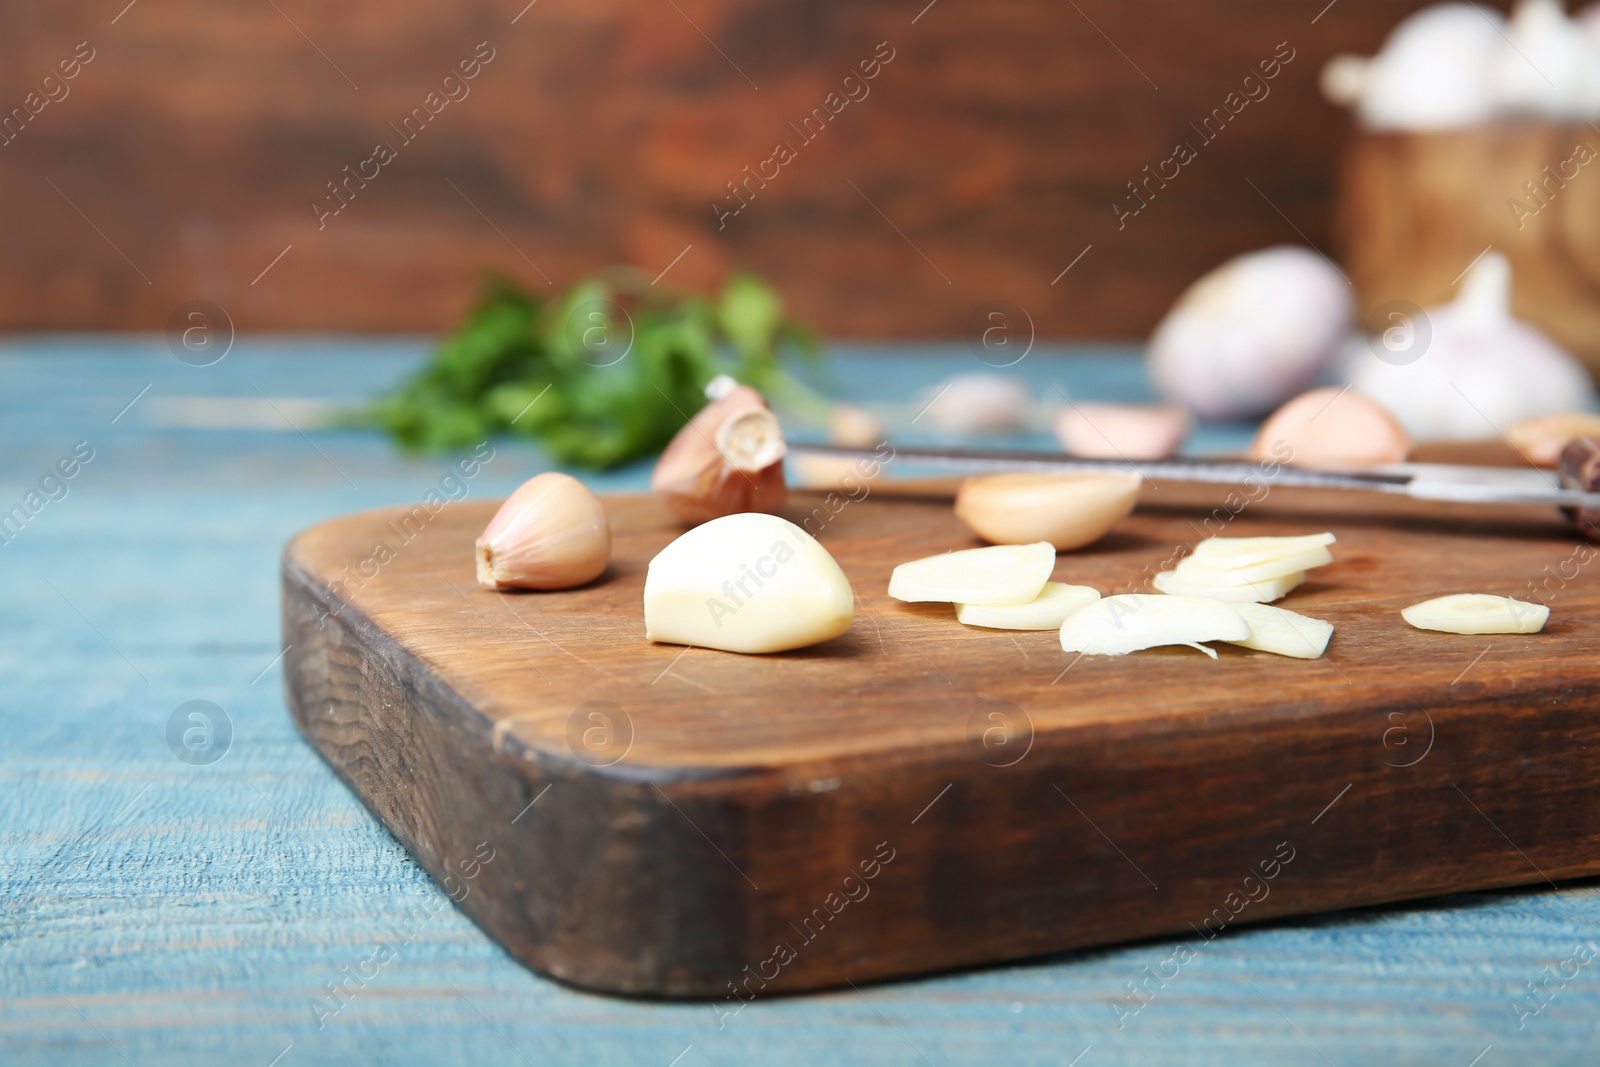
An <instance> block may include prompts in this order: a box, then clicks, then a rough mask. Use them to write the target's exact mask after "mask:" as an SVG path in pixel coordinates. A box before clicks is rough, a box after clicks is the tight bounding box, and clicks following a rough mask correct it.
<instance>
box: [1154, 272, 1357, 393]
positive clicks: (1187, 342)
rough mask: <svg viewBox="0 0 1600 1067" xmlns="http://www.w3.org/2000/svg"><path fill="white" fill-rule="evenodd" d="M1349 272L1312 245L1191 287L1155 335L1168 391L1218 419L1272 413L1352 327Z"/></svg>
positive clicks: (1160, 375) (1157, 366)
mask: <svg viewBox="0 0 1600 1067" xmlns="http://www.w3.org/2000/svg"><path fill="white" fill-rule="evenodd" d="M1351 315H1352V300H1351V295H1350V286H1349V283H1347V282H1346V281H1345V279H1344V276H1343V275H1342V274H1340V273H1339V271H1338V270H1337V269H1336V268H1335V267H1334V266H1333V265H1332V264H1331V263H1329V262H1328V261H1327V260H1325V259H1323V258H1322V257H1321V256H1320V255H1318V254H1317V253H1315V252H1313V251H1311V250H1310V249H1308V248H1300V247H1298V246H1294V245H1281V246H1278V247H1275V248H1268V249H1264V250H1262V251H1260V252H1251V253H1249V254H1247V255H1243V256H1238V257H1236V258H1234V259H1231V260H1229V261H1228V262H1226V263H1224V264H1223V265H1222V266H1220V267H1218V268H1217V269H1216V270H1214V271H1212V272H1211V273H1210V274H1207V275H1206V276H1205V277H1203V278H1201V279H1200V280H1199V281H1197V282H1195V283H1194V284H1193V285H1191V286H1190V287H1189V288H1188V289H1187V290H1186V291H1185V292H1184V294H1183V295H1182V296H1180V297H1179V298H1178V302H1177V303H1176V304H1174V305H1173V307H1172V310H1171V311H1169V312H1167V317H1166V318H1164V319H1163V320H1162V321H1161V325H1159V326H1158V327H1156V332H1155V334H1154V335H1153V336H1152V337H1151V338H1150V347H1149V353H1148V358H1149V366H1150V376H1151V379H1152V381H1153V382H1154V384H1155V387H1156V388H1157V389H1158V390H1159V391H1160V392H1161V393H1162V395H1164V396H1166V397H1167V398H1169V399H1171V400H1174V401H1176V402H1178V403H1180V404H1182V405H1184V406H1185V407H1187V408H1189V409H1190V410H1191V411H1194V412H1195V413H1196V414H1198V415H1200V416H1202V417H1205V418H1213V419H1232V418H1245V417H1249V416H1252V415H1259V414H1261V413H1263V412H1266V411H1270V410H1271V409H1272V408H1274V407H1276V406H1277V405H1278V404H1280V403H1282V402H1283V401H1284V400H1286V399H1288V398H1289V397H1291V396H1293V395H1294V394H1295V393H1297V392H1299V391H1300V390H1301V389H1303V388H1305V387H1306V386H1307V385H1309V384H1310V383H1311V382H1313V381H1315V380H1316V378H1317V377H1318V376H1319V375H1320V374H1321V373H1322V372H1323V370H1324V369H1325V368H1326V367H1327V366H1328V364H1329V363H1330V362H1332V360H1333V359H1334V358H1335V356H1336V355H1337V353H1338V350H1339V345H1340V343H1341V342H1342V341H1343V340H1344V337H1345V334H1346V333H1347V332H1348V330H1349V328H1350V321H1351Z"/></svg>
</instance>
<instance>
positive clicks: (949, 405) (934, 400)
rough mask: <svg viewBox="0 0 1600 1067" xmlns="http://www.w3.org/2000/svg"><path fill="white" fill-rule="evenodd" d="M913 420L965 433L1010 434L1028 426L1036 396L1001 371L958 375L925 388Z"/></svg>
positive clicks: (918, 401)
mask: <svg viewBox="0 0 1600 1067" xmlns="http://www.w3.org/2000/svg"><path fill="white" fill-rule="evenodd" d="M917 406H918V409H919V411H920V414H919V415H917V416H916V418H915V419H914V420H913V421H917V422H926V423H927V424H928V425H929V426H931V427H934V428H936V429H940V430H946V431H948V432H950V433H956V434H961V435H963V436H965V435H969V434H979V433H1011V432H1014V431H1016V430H1020V429H1023V428H1024V427H1026V426H1027V425H1028V418H1029V415H1030V414H1031V412H1032V408H1033V396H1032V394H1031V393H1030V392H1029V391H1028V387H1027V386H1026V385H1023V384H1022V383H1021V382H1019V381H1016V380H1014V379H1012V378H1004V377H1001V376H1000V375H998V374H957V375H955V376H954V377H951V378H949V379H947V380H946V381H943V382H941V383H939V384H938V385H933V386H930V387H928V388H927V389H925V390H924V391H923V392H922V394H921V396H920V397H919V398H918V400H917Z"/></svg>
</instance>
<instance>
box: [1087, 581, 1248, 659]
mask: <svg viewBox="0 0 1600 1067" xmlns="http://www.w3.org/2000/svg"><path fill="white" fill-rule="evenodd" d="M1249 637H1250V626H1249V624H1248V623H1246V622H1245V621H1244V619H1242V618H1241V617H1240V616H1239V613H1238V612H1237V611H1235V610H1233V608H1232V607H1231V606H1229V605H1227V604H1224V603H1222V602H1221V601H1219V600H1213V599H1210V598H1209V597H1191V596H1154V595H1150V594H1146V593H1124V594H1121V595H1119V596H1108V597H1106V598H1105V599H1103V600H1096V601H1095V602H1094V603H1092V604H1089V605H1088V606H1086V607H1084V608H1081V609H1079V610H1078V611H1075V612H1073V613H1072V614H1071V615H1068V616H1067V618H1066V621H1065V622H1063V623H1062V624H1061V647H1062V649H1063V650H1065V651H1067V652H1081V653H1083V654H1084V655H1087V656H1123V655H1126V654H1127V653H1129V652H1137V651H1139V650H1140V649H1144V648H1155V647H1156V646H1158V645H1187V646H1189V647H1190V648H1196V649H1199V650H1200V651H1201V652H1204V653H1205V654H1206V655H1208V656H1210V657H1211V658H1212V659H1216V658H1217V653H1216V651H1215V650H1213V649H1210V648H1207V647H1206V646H1204V645H1202V644H1201V643H1200V642H1201V641H1244V640H1248V639H1249Z"/></svg>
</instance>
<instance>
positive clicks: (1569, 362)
mask: <svg viewBox="0 0 1600 1067" xmlns="http://www.w3.org/2000/svg"><path fill="white" fill-rule="evenodd" d="M1460 285H1461V293H1460V295H1459V296H1457V297H1456V299H1455V301H1454V302H1452V303H1449V304H1444V305H1442V306H1440V307H1435V308H1428V309H1427V310H1426V311H1424V312H1423V313H1422V316H1423V321H1422V322H1421V323H1420V324H1418V327H1419V330H1426V331H1427V332H1428V334H1429V335H1430V336H1429V337H1428V339H1427V340H1426V341H1425V342H1423V341H1421V340H1420V334H1419V349H1420V351H1419V352H1417V353H1416V354H1408V359H1409V361H1408V362H1401V363H1391V362H1387V361H1385V360H1382V359H1379V358H1377V357H1376V356H1375V355H1374V351H1375V348H1374V347H1373V346H1372V345H1371V344H1369V343H1367V342H1364V341H1354V342H1352V343H1351V344H1350V346H1349V348H1348V351H1347V356H1346V368H1347V371H1348V376H1349V380H1350V382H1351V384H1353V385H1354V386H1355V388H1356V389H1358V390H1360V391H1362V392H1364V393H1366V394H1367V395H1368V396H1371V397H1373V398H1374V399H1376V400H1377V401H1379V402H1380V403H1382V404H1383V405H1384V406H1386V407H1387V408H1388V409H1389V410H1390V411H1392V412H1394V414H1395V416H1396V417H1398V418H1399V420H1400V423H1401V425H1403V426H1404V427H1405V428H1406V431H1407V432H1408V433H1409V434H1410V435H1411V436H1412V437H1413V438H1414V439H1416V440H1424V441H1426V440H1473V439H1479V438H1485V437H1494V436H1496V435H1497V434H1498V433H1500V432H1502V431H1503V430H1504V428H1505V427H1506V426H1508V425H1510V424H1511V423H1514V422H1516V421H1518V420H1520V419H1525V418H1529V417H1531V416H1534V415H1546V414H1550V413H1553V412H1558V411H1570V410H1574V409H1578V408H1583V407H1586V406H1588V405H1590V404H1592V403H1593V402H1594V389H1593V386H1592V385H1591V384H1590V380H1589V375H1588V373H1587V372H1586V371H1585V370H1584V369H1583V367H1582V366H1581V365H1580V364H1579V363H1578V361H1577V360H1575V359H1573V358H1572V356H1570V355H1568V354H1567V352H1566V351H1565V350H1564V349H1562V348H1561V346H1559V345H1557V344H1556V343H1555V342H1554V341H1552V340H1550V338H1549V337H1547V336H1546V335H1545V334H1544V333H1543V332H1542V331H1540V330H1539V329H1538V328H1537V327H1535V326H1532V325H1530V324H1529V323H1526V322H1523V321H1521V320H1519V319H1515V318H1512V316H1511V265H1510V264H1509V263H1508V262H1507V261H1506V259H1505V257H1504V256H1502V255H1500V254H1499V253H1498V252H1490V253H1488V254H1486V255H1484V256H1483V257H1482V258H1481V259H1480V260H1478V262H1477V263H1476V264H1474V265H1473V267H1472V268H1471V270H1469V271H1468V272H1467V275H1466V277H1465V278H1463V279H1462V280H1461V283H1460Z"/></svg>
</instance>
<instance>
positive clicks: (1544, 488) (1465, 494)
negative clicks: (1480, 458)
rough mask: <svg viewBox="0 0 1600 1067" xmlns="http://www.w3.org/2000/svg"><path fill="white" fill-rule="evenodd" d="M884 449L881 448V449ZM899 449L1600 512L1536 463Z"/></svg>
mask: <svg viewBox="0 0 1600 1067" xmlns="http://www.w3.org/2000/svg"><path fill="white" fill-rule="evenodd" d="M880 447H881V446H880ZM891 447H893V448H894V453H893V456H894V460H895V461H896V462H900V461H904V462H908V463H914V464H918V465H926V466H935V467H944V468H947V469H950V470H957V471H971V472H973V473H986V472H990V473H992V472H999V471H1029V470H1032V471H1062V472H1072V471H1132V472H1137V473H1139V474H1141V475H1143V476H1144V477H1145V478H1146V479H1148V480H1150V481H1156V482H1160V481H1177V482H1200V483H1205V484H1211V485H1250V484H1258V483H1265V484H1268V485H1273V486H1289V487H1293V488H1297V489H1353V490H1360V491H1366V492H1373V493H1387V494H1391V495H1399V496H1408V497H1411V498H1412V499H1414V500H1431V501H1449V502H1453V503H1464V504H1480V505H1486V506H1513V505H1550V506H1552V507H1562V508H1574V509H1589V510H1600V493H1588V492H1583V491H1582V490H1580V489H1577V488H1574V487H1572V486H1569V485H1564V484H1562V480H1561V477H1560V475H1559V474H1557V472H1555V471H1547V470H1541V469H1538V468H1536V467H1471V466H1460V465H1455V464H1447V463H1392V464H1387V465H1384V466H1381V467H1370V468H1365V469H1362V470H1311V469H1309V468H1305V467H1295V466H1290V465H1288V464H1276V463H1274V462H1273V461H1270V460H1269V461H1264V462H1255V461H1252V460H1235V459H1207V458H1204V457H1188V456H1177V457H1173V458H1170V459H1160V460H1124V459H1089V458H1085V457H1081V456H1069V455H1063V454H1061V453H1059V452H1000V451H990V450H984V449H959V448H952V449H943V448H899V447H895V446H891ZM789 452H790V454H793V455H801V456H830V457H836V458H840V459H861V460H871V461H873V462H876V463H882V462H883V461H884V455H883V454H882V453H881V452H878V451H873V450H868V449H858V448H843V447H840V446H838V445H825V444H810V443H804V442H790V443H789Z"/></svg>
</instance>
